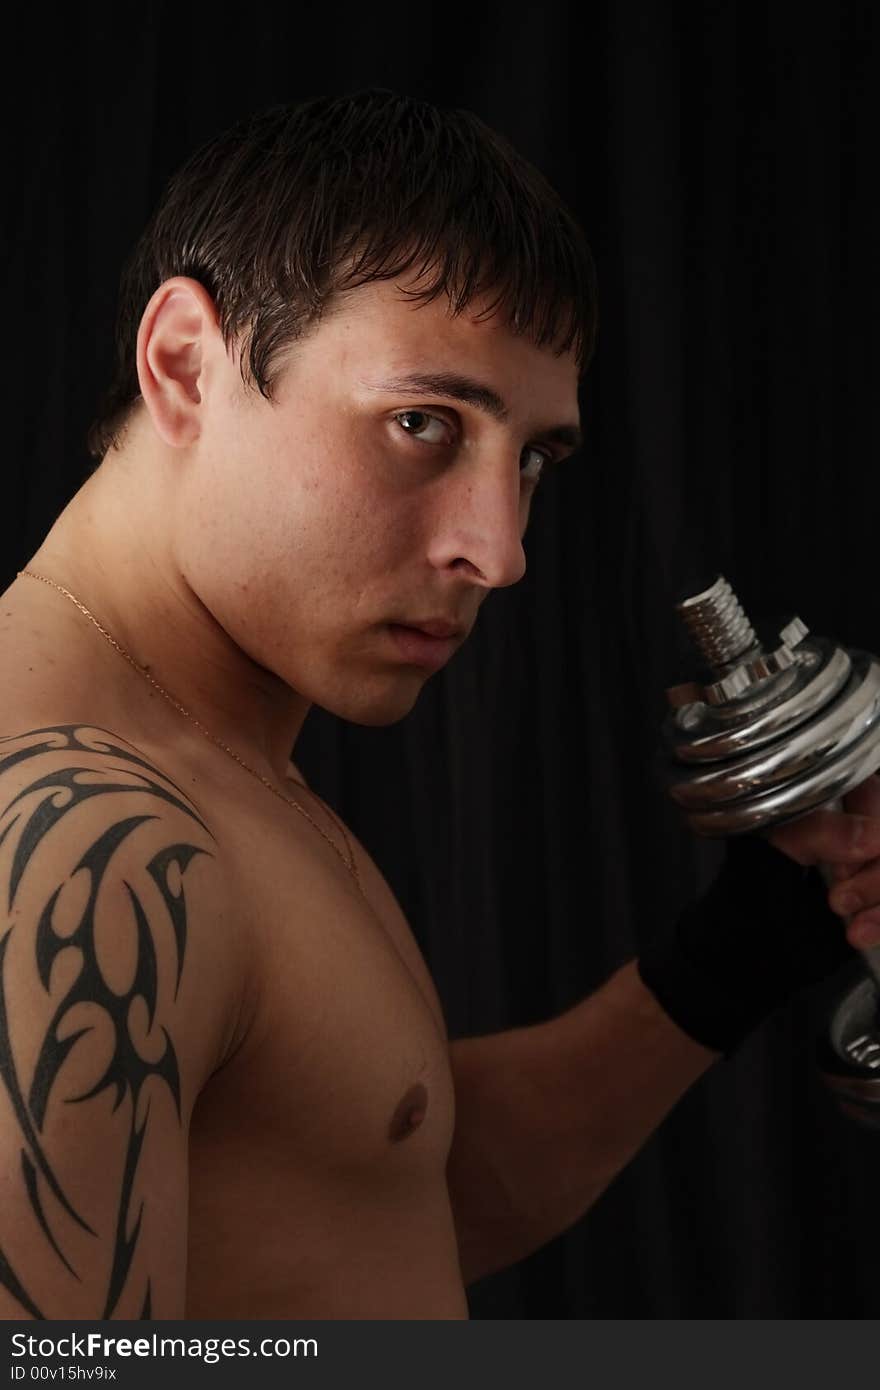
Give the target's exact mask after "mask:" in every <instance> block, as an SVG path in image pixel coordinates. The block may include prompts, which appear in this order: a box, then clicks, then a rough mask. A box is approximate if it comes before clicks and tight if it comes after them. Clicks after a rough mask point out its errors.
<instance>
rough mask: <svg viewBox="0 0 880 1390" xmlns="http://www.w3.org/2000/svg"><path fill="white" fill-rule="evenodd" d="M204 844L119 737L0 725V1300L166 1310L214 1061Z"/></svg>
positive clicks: (37, 1313)
mask: <svg viewBox="0 0 880 1390" xmlns="http://www.w3.org/2000/svg"><path fill="white" fill-rule="evenodd" d="M217 869H218V845H217V841H216V839H215V836H214V834H213V833H212V831H211V828H210V826H209V824H208V822H207V820H206V819H205V817H204V816H203V814H202V811H201V810H200V809H199V808H198V807H197V806H196V805H195V803H194V802H193V800H192V799H191V798H190V797H189V796H188V795H187V794H186V793H185V792H184V791H183V790H182V788H181V787H180V786H178V785H177V784H176V783H175V782H174V781H173V780H172V779H171V778H170V777H169V776H168V775H167V773H166V772H165V771H164V770H163V769H161V768H159V767H157V766H156V765H155V764H154V763H153V762H151V761H150V760H149V759H148V758H147V757H145V756H144V755H143V753H142V752H141V751H140V750H139V749H138V748H137V747H136V746H134V745H133V744H131V743H130V742H128V741H127V740H126V739H125V738H123V737H121V736H119V735H118V734H115V733H113V732H111V731H109V730H106V729H99V728H94V727H89V726H83V725H58V726H53V727H50V728H40V729H33V730H29V731H27V732H26V733H20V734H15V735H6V736H4V737H0V1184H2V1188H3V1192H4V1200H3V1203H2V1207H0V1311H3V1312H4V1316H6V1317H12V1318H15V1317H24V1316H28V1315H29V1316H31V1317H34V1318H76V1317H98V1318H111V1317H127V1318H137V1317H147V1318H149V1317H151V1316H159V1317H181V1316H183V1312H182V1307H183V1297H184V1281H185V1253H186V1229H185V1228H186V1184H187V1171H186V1152H187V1127H188V1120H189V1114H190V1111H191V1108H192V1105H193V1102H194V1100H195V1096H196V1094H197V1092H198V1090H199V1088H200V1086H201V1085H202V1084H203V1083H204V1081H205V1080H206V1079H207V1077H208V1076H209V1075H210V1073H211V1071H212V1070H214V1069H215V1068H216V1066H217V1065H218V1061H219V1060H220V1058H219V1057H218V1055H217V1054H218V1048H219V1047H220V1045H221V1044H220V1041H219V1040H220V1039H221V1037H222V1035H223V1029H224V1018H225V1017H226V1015H227V1013H228V1009H227V1002H228V1001H227V1000H226V999H225V998H224V991H225V989H226V980H227V979H228V977H229V972H228V971H227V970H226V969H225V964H224V952H226V950H227V945H228V941H229V939H230V930H229V923H228V922H225V921H224V918H223V910H222V897H223V895H222V894H219V893H217V892H216V886H215V884H214V876H215V874H216V872H217Z"/></svg>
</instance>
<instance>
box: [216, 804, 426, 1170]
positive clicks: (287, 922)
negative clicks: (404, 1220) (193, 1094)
mask: <svg viewBox="0 0 880 1390" xmlns="http://www.w3.org/2000/svg"><path fill="white" fill-rule="evenodd" d="M291 790H292V791H295V788H294V787H292V788H291ZM266 795H267V797H268V798H269V799H270V800H271V795H270V794H269V793H268V792H267V793H266ZM307 804H309V805H310V806H311V809H312V810H313V811H314V810H315V806H314V803H313V802H311V803H307ZM279 810H280V811H281V812H282V815H281V816H280V817H279V816H277V815H275V814H274V813H273V814H272V815H271V816H269V817H268V818H266V819H264V817H263V815H262V814H260V815H258V816H256V817H254V818H253V819H251V820H248V819H247V818H245V819H244V820H242V819H241V818H239V821H238V832H237V835H236V838H235V845H234V849H232V850H231V851H230V854H231V858H232V859H233V860H234V865H235V869H234V875H233V877H234V882H235V883H236V885H237V896H238V898H239V902H240V906H241V931H242V932H243V933H245V935H246V938H247V940H248V942H249V943H250V946H249V951H248V958H249V959H250V961H251V963H252V968H253V975H252V979H251V981H250V988H249V990H248V991H247V994H246V997H247V999H248V1001H249V1003H248V1017H247V1018H246V1019H245V1020H243V1025H244V1026H243V1029H242V1033H243V1039H242V1042H241V1044H240V1046H239V1048H238V1049H237V1051H236V1053H235V1055H234V1057H233V1058H232V1059H231V1060H230V1062H229V1063H228V1064H227V1065H226V1066H225V1067H223V1068H221V1069H220V1071H219V1072H218V1073H216V1074H215V1076H214V1078H212V1080H211V1082H210V1083H209V1086H208V1087H207V1088H206V1091H205V1093H204V1094H203V1097H202V1099H201V1101H200V1103H199V1104H197V1107H196V1114H195V1115H194V1117H193V1122H194V1126H195V1127H196V1130H197V1133H196V1136H195V1137H196V1141H198V1126H199V1125H200V1123H201V1122H202V1121H204V1122H205V1124H206V1126H207V1127H208V1128H209V1129H210V1130H211V1132H212V1133H216V1129H217V1126H218V1124H219V1125H221V1126H227V1127H230V1128H231V1127H232V1126H233V1125H234V1126H235V1127H237V1128H238V1130H239V1133H240V1137H241V1138H242V1139H245V1138H246V1136H247V1135H249V1136H250V1142H251V1143H252V1144H253V1145H254V1146H255V1147H260V1146H261V1145H263V1144H266V1145H268V1146H269V1147H270V1148H271V1150H272V1153H273V1154H274V1155H275V1157H276V1158H277V1159H279V1160H283V1161H286V1162H289V1163H290V1164H292V1165H294V1166H295V1167H296V1168H297V1169H298V1170H299V1171H300V1172H302V1173H306V1172H308V1171H311V1170H314V1171H315V1172H316V1173H320V1174H321V1175H323V1177H324V1179H325V1180H326V1179H328V1178H329V1177H330V1176H331V1175H332V1174H333V1173H336V1174H337V1175H338V1176H340V1177H343V1176H344V1175H347V1176H348V1177H349V1178H350V1177H353V1176H354V1175H355V1174H357V1173H361V1174H363V1175H364V1176H365V1177H366V1176H367V1175H370V1174H373V1175H377V1176H378V1175H379V1174H380V1173H384V1172H386V1171H387V1170H388V1169H389V1168H390V1169H392V1170H395V1171H400V1170H401V1169H410V1168H411V1169H413V1170H414V1171H417V1170H421V1171H422V1172H423V1173H427V1172H428V1171H433V1172H434V1173H438V1172H442V1170H443V1168H444V1167H445V1161H446V1156H447V1153H448V1150H449V1146H450V1144H451V1140H452V1130H453V1124H454V1093H453V1086H452V1078H451V1073H450V1068H449V1053H448V1042H447V1037H446V1029H445V1023H444V1020H443V1014H442V1009H441V1007H440V1003H439V1000H438V998H437V994H436V991H435V989H434V986H433V983H432V981H431V978H430V975H429V972H428V969H427V966H426V964H425V961H424V959H423V957H422V955H421V952H420V950H419V948H418V945H417V943H416V941H415V939H414V937H413V935H412V932H411V930H410V928H409V926H408V924H407V923H406V921H405V919H404V918H403V915H402V914H401V912H400V910H399V908H398V907H397V905H396V903H395V902H394V900H393V898H392V897H391V894H390V892H389V890H388V888H387V885H385V884H384V882H383V881H382V880H381V877H380V875H379V874H378V872H377V870H376V868H375V866H374V865H372V863H371V862H370V861H369V859H368V857H367V856H366V855H365V853H364V852H363V850H362V849H361V848H360V847H358V848H357V850H356V854H357V866H358V871H359V877H360V879H361V882H362V885H363V892H361V893H359V892H357V891H355V890H354V887H353V884H352V880H351V878H350V877H349V875H348V874H347V873H346V871H345V869H344V868H343V866H342V864H341V863H339V862H338V861H336V860H335V859H334V856H333V855H332V853H330V854H328V853H327V849H326V846H325V845H323V844H321V843H320V839H318V841H317V843H316V835H317V832H316V831H315V830H314V828H313V827H310V826H309V825H308V824H302V823H300V822H296V821H295V819H294V820H293V823H291V818H295V817H296V814H297V813H296V811H294V810H293V809H291V810H290V811H289V813H285V812H284V807H283V806H282V805H280V803H279ZM324 823H325V824H327V822H326V821H325V822H324ZM200 1109H201V1115H200V1113H199V1111H200Z"/></svg>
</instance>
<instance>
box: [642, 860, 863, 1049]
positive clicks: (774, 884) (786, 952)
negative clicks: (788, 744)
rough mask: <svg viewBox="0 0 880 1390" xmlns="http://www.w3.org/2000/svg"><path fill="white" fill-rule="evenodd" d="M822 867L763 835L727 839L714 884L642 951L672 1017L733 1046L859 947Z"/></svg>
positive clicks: (702, 1037)
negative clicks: (799, 860) (806, 863)
mask: <svg viewBox="0 0 880 1390" xmlns="http://www.w3.org/2000/svg"><path fill="white" fill-rule="evenodd" d="M844 930H845V926H844V922H843V919H842V918H841V917H838V916H837V915H836V914H835V913H833V912H832V911H831V909H830V907H829V906H828V887H827V885H826V883H825V881H824V879H823V877H822V875H821V873H820V871H819V870H818V869H817V868H803V867H802V866H801V865H799V864H795V863H794V861H793V860H791V859H789V858H787V857H786V855H784V854H783V853H782V852H781V851H780V850H777V849H776V848H774V846H773V845H771V844H770V843H769V842H768V841H766V840H764V839H762V838H761V836H760V835H754V834H753V835H744V836H736V837H735V838H733V839H731V840H729V841H728V842H727V857H726V860H725V862H724V864H723V866H722V868H721V871H720V873H719V874H718V876H717V878H716V879H715V881H714V882H713V883H712V884H711V886H710V887H709V888H708V889H707V891H706V892H705V893H704V894H703V895H702V896H701V897H700V898H697V899H696V900H695V901H694V902H692V903H689V904H688V906H687V907H685V908H684V910H683V911H682V912H681V914H680V915H679V917H678V918H677V920H676V921H675V922H674V923H673V924H672V927H671V929H669V930H667V931H666V932H665V933H663V934H661V935H660V936H658V937H657V938H656V939H655V940H654V941H653V942H652V943H651V944H650V945H649V946H647V947H646V949H645V950H644V951H643V952H642V954H641V956H640V957H639V961H638V971H639V974H640V975H641V977H642V980H643V981H644V983H645V984H646V985H647V987H648V989H649V990H650V991H651V993H652V994H653V995H654V997H655V998H656V999H657V1001H658V1003H659V1004H660V1005H661V1007H662V1008H663V1009H664V1010H665V1011H666V1013H668V1014H669V1016H670V1018H671V1019H672V1020H673V1021H674V1022H675V1023H677V1024H678V1026H679V1027H680V1028H682V1029H683V1030H684V1032H685V1033H687V1034H688V1035H689V1036H690V1037H692V1038H694V1039H695V1040H696V1041H697V1042H700V1043H703V1044H704V1046H706V1047H710V1048H713V1049H715V1050H716V1051H719V1052H723V1053H725V1054H729V1053H730V1052H732V1051H733V1050H734V1049H735V1048H736V1047H737V1046H738V1044H739V1043H740V1042H742V1040H743V1038H745V1037H746V1035H747V1034H748V1033H750V1032H751V1031H752V1029H753V1028H755V1027H756V1026H757V1025H758V1024H759V1023H760V1022H761V1021H762V1019H763V1018H765V1017H766V1016H767V1014H769V1013H771V1012H772V1011H773V1010H774V1009H775V1008H777V1007H778V1006H779V1005H781V1004H784V1003H785V1002H786V1001H787V1000H789V999H790V998H791V997H792V996H793V995H794V994H796V993H797V992H798V990H799V989H801V988H802V987H803V986H805V985H809V984H814V983H815V982H817V981H818V980H821V979H824V978H825V976H827V975H830V974H832V973H833V972H834V971H835V970H837V969H838V968H839V967H840V966H841V965H843V963H844V962H845V961H847V960H852V959H853V958H854V956H855V955H856V952H855V951H854V950H853V948H852V947H851V946H850V945H849V943H848V942H847V940H846V937H845V935H844Z"/></svg>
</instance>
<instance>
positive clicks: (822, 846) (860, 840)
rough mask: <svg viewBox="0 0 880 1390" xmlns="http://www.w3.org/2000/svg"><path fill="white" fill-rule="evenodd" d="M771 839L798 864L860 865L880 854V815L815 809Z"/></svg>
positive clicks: (772, 834) (779, 829)
mask: <svg viewBox="0 0 880 1390" xmlns="http://www.w3.org/2000/svg"><path fill="white" fill-rule="evenodd" d="M767 839H768V840H770V842H771V843H772V844H774V845H775V846H776V848H777V849H780V850H782V853H783V854H787V855H788V857H789V858H790V859H794V860H795V862H796V863H798V864H822V863H824V864H844V865H846V864H858V863H859V862H860V861H862V860H866V859H873V858H875V857H876V856H878V855H880V817H876V816H862V815H850V814H849V813H848V812H846V811H822V810H820V811H811V812H810V814H809V815H808V816H802V817H801V818H800V819H799V820H796V821H790V822H789V823H788V824H787V825H779V826H776V827H775V829H773V830H772V831H769V832H767Z"/></svg>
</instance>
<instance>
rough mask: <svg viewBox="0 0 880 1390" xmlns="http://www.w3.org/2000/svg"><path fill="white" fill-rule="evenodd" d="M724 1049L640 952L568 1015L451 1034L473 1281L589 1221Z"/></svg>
mask: <svg viewBox="0 0 880 1390" xmlns="http://www.w3.org/2000/svg"><path fill="white" fill-rule="evenodd" d="M718 1055H719V1054H718V1053H716V1052H712V1051H710V1050H709V1049H708V1048H706V1047H703V1046H702V1045H701V1044H700V1043H697V1042H694V1041H693V1040H692V1039H691V1038H689V1037H688V1036H687V1035H686V1034H685V1033H683V1032H682V1031H681V1029H680V1028H678V1027H677V1025H676V1024H674V1023H673V1022H672V1020H671V1019H670V1018H669V1017H668V1016H667V1015H666V1014H665V1013H664V1012H663V1010H662V1009H661V1008H660V1005H659V1004H658V1003H657V1002H656V1000H655V999H654V997H653V995H651V994H650V993H649V991H648V990H647V989H646V987H645V986H644V985H643V984H642V981H641V980H640V978H639V976H638V974H637V973H636V966H635V962H634V961H631V962H630V963H628V964H627V965H624V966H622V967H621V969H619V970H618V971H617V972H616V973H615V974H614V975H612V976H611V978H610V979H609V980H608V981H607V982H606V984H604V985H603V986H602V987H601V988H600V989H598V990H596V992H595V993H594V994H591V995H590V996H589V998H587V999H585V1000H583V1001H582V1002H581V1003H579V1004H577V1005H575V1007H574V1008H572V1009H569V1010H568V1011H567V1012H566V1013H564V1014H562V1015H561V1016H560V1017H558V1018H555V1019H551V1020H550V1021H548V1022H545V1023H538V1024H534V1025H532V1026H530V1027H525V1028H514V1029H511V1030H509V1031H507V1032H504V1033H493V1034H489V1035H488V1036H485V1037H477V1038H460V1039H457V1040H456V1041H454V1042H452V1043H451V1044H450V1056H451V1062H452V1073H453V1079H454V1082H455V1097H456V1101H455V1104H456V1124H455V1134H454V1136H453V1141H452V1148H451V1150H450V1155H449V1162H448V1167H447V1179H448V1183H449V1193H450V1199H451V1202H452V1210H453V1215H454V1218H455V1225H456V1232H457V1235H458V1242H459V1252H460V1258H461V1266H462V1275H463V1278H464V1282H465V1284H466V1285H467V1284H470V1283H473V1282H474V1281H475V1280H477V1279H481V1278H482V1277H483V1276H484V1275H487V1274H492V1273H494V1272H495V1271H496V1270H499V1269H504V1268H506V1267H507V1266H508V1265H512V1264H515V1263H516V1262H517V1261H518V1260H522V1259H524V1258H525V1257H526V1256H527V1255H530V1254H531V1253H532V1252H533V1251H534V1250H537V1249H539V1247H540V1246H542V1245H544V1244H546V1242H547V1241H549V1240H552V1239H553V1238H554V1237H555V1236H557V1235H559V1234H560V1233H561V1232H562V1231H564V1230H565V1229H567V1227H569V1226H571V1225H572V1224H573V1223H574V1222H575V1221H577V1220H579V1219H580V1217H581V1216H583V1214H584V1213H585V1212H586V1211H587V1209H588V1208H589V1207H590V1206H591V1205H592V1203H593V1202H594V1201H595V1200H596V1198H597V1197H598V1196H599V1194H600V1193H601V1192H603V1191H604V1189H605V1188H606V1187H607V1186H608V1184H609V1183H610V1182H611V1180H612V1178H614V1177H615V1176H616V1174H617V1173H619V1172H620V1170H621V1168H623V1167H624V1166H625V1164H626V1163H628V1162H629V1160H630V1159H631V1158H632V1156H633V1155H634V1154H635V1153H636V1151H637V1150H638V1149H639V1148H640V1146H641V1145H642V1144H643V1143H644V1141H645V1139H646V1138H647V1137H648V1136H649V1135H650V1134H651V1132H652V1131H653V1130H654V1129H655V1128H656V1127H657V1125H658V1124H659V1123H660V1121H661V1120H662V1119H663V1117H664V1116H665V1115H666V1114H667V1113H668V1111H669V1110H671V1109H672V1107H673V1106H674V1105H675V1103H676V1101H677V1100H678V1099H679V1097H680V1096H681V1095H682V1094H683V1093H684V1092H685V1091H686V1090H687V1089H688V1087H689V1086H691V1085H692V1083H693V1082H694V1081H696V1079H697V1078H698V1077H699V1076H701V1075H702V1074H703V1072H705V1071H706V1070H707V1068H708V1067H709V1066H710V1065H711V1064H712V1062H713V1061H715V1060H716V1058H717V1057H718Z"/></svg>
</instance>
